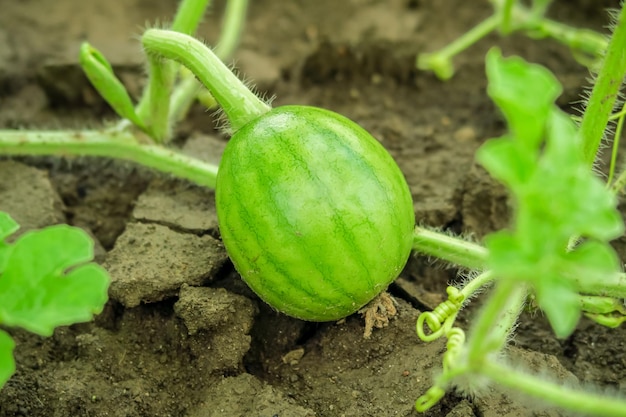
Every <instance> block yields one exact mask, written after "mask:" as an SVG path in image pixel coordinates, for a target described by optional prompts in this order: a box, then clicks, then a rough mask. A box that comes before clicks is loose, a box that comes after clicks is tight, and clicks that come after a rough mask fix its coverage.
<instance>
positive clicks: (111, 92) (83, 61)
mask: <svg viewBox="0 0 626 417" xmlns="http://www.w3.org/2000/svg"><path fill="white" fill-rule="evenodd" d="M79 60H80V66H81V67H82V68H83V71H84V72H85V75H86V76H87V78H88V79H89V81H90V82H91V84H92V85H93V87H94V88H95V89H96V90H97V91H98V93H99V94H100V95H101V96H102V98H103V99H105V100H106V102H107V103H109V105H110V106H111V107H112V108H113V110H114V111H115V112H116V113H117V114H118V115H119V116H120V117H124V118H126V119H128V120H130V121H131V122H133V123H134V124H135V125H136V126H137V127H139V128H140V129H142V130H145V128H146V127H145V124H144V122H143V121H142V120H141V119H140V118H139V116H138V115H137V113H136V112H135V106H134V105H133V101H132V99H131V98H130V95H129V94H128V91H126V87H124V84H122V82H121V81H120V80H119V79H118V78H117V77H116V76H115V74H114V73H113V68H112V67H111V64H110V63H109V61H107V59H106V58H105V57H104V55H102V53H100V51H98V50H97V49H96V48H94V47H93V46H91V45H89V44H88V43H86V42H85V43H83V44H82V45H81V47H80V55H79Z"/></svg>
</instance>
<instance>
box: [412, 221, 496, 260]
mask: <svg viewBox="0 0 626 417" xmlns="http://www.w3.org/2000/svg"><path fill="white" fill-rule="evenodd" d="M413 250H416V251H418V252H420V253H422V254H425V255H428V256H432V257H435V258H438V259H442V260H444V261H447V262H450V263H453V264H455V265H459V266H462V267H465V268H468V269H470V270H481V269H484V268H485V264H486V262H487V255H488V251H487V249H486V248H484V247H483V246H480V245H477V244H475V243H471V242H468V241H465V240H463V239H459V238H456V237H453V236H449V235H446V234H443V233H441V232H436V231H433V230H428V229H425V228H423V227H419V226H418V227H416V228H415V231H414V232H413Z"/></svg>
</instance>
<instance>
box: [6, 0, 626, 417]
mask: <svg viewBox="0 0 626 417" xmlns="http://www.w3.org/2000/svg"><path fill="white" fill-rule="evenodd" d="M215 3H216V4H215V5H214V7H213V11H212V12H211V13H210V14H209V15H208V16H207V18H206V20H205V22H204V25H203V26H202V29H201V31H200V35H201V37H203V38H204V39H205V40H207V41H208V42H209V43H210V42H214V41H215V40H216V39H217V35H218V33H219V28H220V16H221V11H222V9H223V3H224V1H216V2H215ZM617 3H618V2H617V0H615V1H596V0H576V1H566V0H559V1H556V2H555V4H554V6H553V8H552V9H551V16H552V17H553V18H555V19H558V20H560V21H563V22H566V23H569V24H572V25H576V26H580V27H587V28H592V29H596V30H605V29H604V26H605V25H606V24H607V23H608V18H607V15H606V13H605V11H604V10H605V8H607V7H615V6H617ZM175 6H176V2H175V0H150V1H147V0H114V1H110V2H86V1H80V0H57V1H54V2H51V1H45V0H29V1H24V0H0V127H2V128H25V127H32V128H50V129H57V128H78V127H96V126H100V125H101V123H102V121H103V120H108V121H111V120H113V119H114V115H113V114H112V112H111V111H110V110H109V109H108V108H107V106H106V105H105V104H104V103H103V102H102V101H101V100H100V99H99V98H98V97H97V95H96V94H95V93H94V91H93V90H92V89H91V88H90V87H89V85H88V83H87V81H86V80H85V78H84V77H83V76H82V74H81V71H80V69H79V68H78V65H77V52H78V48H79V45H80V42H81V41H83V40H89V41H90V42H91V43H92V44H93V45H94V46H96V47H97V48H99V49H100V50H101V51H102V52H103V53H104V54H105V55H106V56H107V57H108V58H109V60H110V61H111V62H112V63H113V65H114V67H115V69H116V71H117V72H118V74H119V75H120V77H121V78H122V79H123V80H124V82H125V83H126V84H127V86H128V87H129V89H130V90H131V91H132V92H133V93H135V94H137V93H138V92H139V88H140V85H141V80H142V73H143V68H142V64H141V62H142V53H141V49H140V47H139V44H138V42H137V35H138V34H140V32H141V28H142V27H145V26H146V24H147V23H151V22H155V21H167V20H168V19H169V18H170V17H171V16H172V14H173V11H174V9H175ZM490 10H491V9H490V6H489V3H488V2H487V1H486V0H476V1H463V0H440V1H426V0H388V1H383V0H346V1H337V0H332V1H331V0H318V1H290V2H286V1H281V0H252V1H251V5H250V10H249V16H248V21H247V25H246V28H245V32H244V35H243V39H242V42H241V46H240V48H239V49H238V52H237V53H236V57H235V62H236V66H237V67H238V68H239V69H240V70H241V71H242V73H244V74H246V77H247V78H248V79H250V80H253V81H254V82H255V83H256V85H257V87H258V89H259V91H261V92H264V93H265V94H266V96H272V95H275V96H276V97H277V98H276V100H275V101H274V105H281V104H287V103H289V104H311V105H317V106H321V107H325V108H329V109H332V110H335V111H338V112H340V113H342V114H344V115H346V116H348V117H350V118H352V119H354V120H355V121H357V122H358V123H360V124H361V125H363V126H364V127H365V128H367V129H368V130H369V131H371V132H372V134H373V135H374V136H375V137H377V138H378V139H379V140H380V141H381V143H382V144H383V145H384V146H385V147H386V148H387V149H388V150H389V152H390V153H391V154H392V155H393V157H394V158H395V159H396V161H397V162H398V164H399V165H400V167H401V169H402V170H403V172H404V174H405V175H406V178H407V180H408V183H409V185H410V187H411V191H412V193H413V197H414V201H415V203H414V205H415V212H416V214H417V218H418V221H419V222H420V223H421V224H424V225H429V226H436V227H441V228H443V229H447V230H451V231H453V232H456V233H461V232H462V233H466V234H468V235H473V236H474V237H475V238H476V239H477V240H478V239H480V238H481V237H482V236H484V235H485V234H486V233H489V232H491V231H493V230H496V229H498V228H501V227H503V226H505V225H506V224H507V217H508V206H507V199H506V195H505V193H504V192H503V190H502V188H501V187H499V186H498V185H497V184H494V182H493V181H491V180H490V179H489V178H488V176H487V175H486V174H485V173H484V172H483V171H482V170H481V169H480V168H479V167H477V166H476V164H475V163H474V162H473V154H474V152H475V150H476V149H477V147H478V146H479V145H480V144H481V143H482V142H483V141H484V140H485V139H487V138H489V137H493V136H496V135H499V134H501V133H502V132H503V129H504V125H503V122H502V118H501V117H500V115H499V114H498V113H497V111H496V110H495V108H494V106H493V105H492V103H491V102H490V101H489V99H488V97H487V95H486V93H485V84H486V81H485V75H484V63H483V59H484V55H485V53H486V51H487V49H488V48H489V47H490V46H492V45H496V44H497V45H499V46H500V47H501V48H502V50H503V52H504V54H505V55H510V54H519V55H521V56H523V57H525V58H526V59H528V60H530V61H533V62H538V63H541V64H544V65H546V66H547V67H548V68H550V69H551V70H553V71H554V72H555V73H556V75H557V77H558V78H559V80H560V81H561V82H562V83H563V85H564V94H563V96H562V98H561V99H560V105H562V106H563V107H564V108H569V106H570V103H573V102H575V101H576V100H577V99H578V98H579V96H580V94H581V92H582V87H583V86H585V85H587V84H586V77H587V76H588V73H587V70H586V69H585V68H583V67H581V66H580V65H578V64H577V63H576V62H575V61H574V60H573V58H572V57H571V54H570V53H569V51H568V50H567V48H565V47H563V46H561V45H559V44H557V43H556V42H553V41H550V40H530V39H527V38H523V37H521V36H514V37H511V38H507V39H501V38H499V37H498V36H496V35H493V36H489V37H488V38H487V39H485V40H483V41H481V42H480V43H479V44H477V45H476V46H474V47H472V48H471V49H470V50H468V51H467V52H465V53H463V54H462V55H461V56H459V57H458V58H457V59H456V64H457V69H458V72H457V74H456V76H455V77H454V78H453V79H452V80H450V81H449V82H447V83H442V82H440V81H439V80H437V79H436V78H435V77H434V76H433V75H432V74H429V73H424V72H418V71H416V70H415V68H414V60H415V57H416V54H417V53H418V52H421V51H431V50H435V49H437V48H439V47H441V46H443V45H445V44H446V43H448V42H449V41H451V40H453V39H455V38H456V37H457V36H459V35H460V34H461V33H463V32H464V31H465V30H467V29H468V28H470V27H471V26H472V25H473V24H476V23H478V22H479V21H480V20H481V19H483V18H485V17H486V16H488V15H489V13H490ZM214 126H215V124H214V119H213V116H212V114H211V113H210V112H206V111H204V110H203V109H202V108H200V107H199V106H198V107H195V108H193V109H192V111H191V114H190V117H189V118H188V119H187V120H186V121H185V122H184V123H183V124H182V125H181V126H180V129H179V130H178V131H177V140H176V145H177V146H180V147H181V148H182V149H183V151H184V152H188V153H192V154H194V155H196V156H200V157H204V158H207V159H208V160H212V161H217V160H219V155H220V152H221V150H222V149H223V147H224V145H225V143H226V141H227V138H226V137H224V136H223V135H221V134H220V133H219V132H218V131H216V130H215V128H214ZM0 209H1V210H5V211H8V212H9V213H10V214H11V215H12V216H14V218H15V219H16V220H17V221H18V222H19V223H20V224H22V226H23V230H28V229H32V228H39V227H42V226H46V225H50V224H55V223H60V222H66V223H69V224H73V225H77V226H80V227H83V228H85V229H86V230H88V231H89V232H90V233H91V234H92V235H93V236H94V238H95V239H96V240H97V248H96V249H97V251H96V252H97V260H98V262H101V263H102V264H103V265H104V266H105V267H106V268H107V269H108V270H109V271H110V273H111V275H112V278H113V283H112V286H111V290H110V296H111V299H110V301H109V303H108V304H107V306H106V308H105V310H104V312H103V313H102V314H100V315H99V316H98V317H97V318H96V319H95V320H94V321H93V322H91V323H84V324H78V325H74V326H70V327H64V328H59V329H58V330H57V331H56V332H55V334H54V335H53V336H52V337H50V338H41V337H38V336H34V335H31V334H28V333H26V332H22V331H19V330H15V329H10V330H9V331H10V333H11V334H12V335H13V336H14V337H15V339H16V342H17V347H16V350H15V358H16V362H17V372H16V374H15V375H14V376H13V377H12V378H11V380H10V381H9V382H8V383H7V384H6V386H5V387H4V388H3V389H2V390H1V391H0V416H3V417H4V416H55V417H57V416H59V417H60V416H90V417H100V416H162V417H165V416H190V417H200V416H235V417H236V416H251V417H305V416H306V417H309V416H318V417H331V416H332V417H334V416H345V417H356V416H360V417H367V416H377V417H381V416H417V415H419V414H418V413H417V412H416V411H415V410H414V408H413V406H414V402H415V399H416V398H417V397H418V396H419V395H421V394H423V393H424V392H425V391H426V390H427V389H428V388H429V386H430V384H431V382H432V378H433V376H434V375H435V374H436V372H437V370H438V369H440V367H441V355H442V352H443V344H442V342H434V343H424V342H421V341H420V340H419V339H418V338H417V336H416V334H415V330H414V329H415V321H416V318H417V316H418V314H419V313H420V310H423V309H426V308H428V307H433V306H434V305H436V303H437V302H438V301H440V300H441V299H442V297H443V296H444V295H445V287H446V285H447V283H448V282H451V281H453V280H455V279H456V277H457V271H455V270H453V269H447V268H442V267H441V266H440V265H433V264H432V263H431V262H430V261H429V260H428V259H426V258H424V257H422V256H420V255H419V254H414V255H412V256H411V258H410V261H409V264H408V265H407V267H406V268H405V270H404V272H403V273H402V275H401V276H400V278H399V279H398V280H397V281H396V283H394V284H393V285H392V286H391V287H390V292H391V293H392V294H393V295H394V296H395V298H396V300H397V301H398V304H399V314H398V316H397V318H396V319H395V320H392V321H391V323H390V325H389V327H387V328H385V329H383V330H377V331H375V332H374V334H373V336H372V338H371V339H369V340H364V339H363V337H362V334H363V322H362V320H361V319H360V317H359V316H357V315H355V316H351V317H348V318H347V319H346V320H344V321H341V322H339V323H322V324H314V323H306V322H303V321H299V320H296V319H292V318H289V317H286V316H284V315H281V314H279V313H276V312H274V311H272V310H271V309H270V308H269V307H267V306H266V305H265V304H264V303H263V302H261V301H260V300H259V299H258V298H257V297H256V296H255V295H254V294H253V293H252V292H251V291H250V290H249V289H248V288H247V287H246V286H245V284H244V283H243V282H242V281H241V279H240V278H239V276H238V275H237V273H236V272H235V271H234V269H233V267H232V265H231V264H230V262H229V261H228V257H227V255H226V253H225V251H224V248H223V246H222V245H221V243H220V240H219V231H218V228H217V219H216V215H215V207H214V194H213V192H212V191H210V190H206V189H202V188H199V187H197V186H194V185H190V184H188V183H185V182H182V181H179V180H175V179H172V178H168V177H165V176H162V175H159V174H156V173H153V172H150V171H149V170H147V169H144V168H141V167H138V166H135V165H132V164H130V163H125V162H120V161H111V160H105V159H100V158H13V159H11V160H6V159H4V160H2V161H0ZM625 244H626V240H624V239H621V240H619V241H618V242H616V247H617V248H618V249H619V250H620V253H622V259H626V256H624V255H626V251H625V250H624V249H625V247H626V246H625ZM478 304H479V301H476V305H478ZM472 310H474V309H472V308H470V309H468V310H467V312H466V314H465V315H464V316H463V317H462V318H461V322H462V323H467V320H468V317H471V314H472ZM625 341H626V331H625V330H624V329H623V328H619V329H613V330H611V329H606V328H602V327H599V326H597V325H595V324H593V323H591V322H589V321H587V320H583V321H581V323H580V325H579V327H578V329H577V330H576V331H575V333H574V334H573V335H572V336H571V337H569V338H568V339H566V340H558V339H556V338H555V337H554V336H552V334H551V333H550V330H549V327H548V326H547V324H546V322H545V320H544V318H543V317H542V316H541V315H534V316H530V315H528V316H523V318H522V322H521V323H520V326H519V328H518V330H517V332H516V336H515V338H514V340H513V343H512V347H511V349H510V351H509V355H510V356H511V360H513V361H516V362H519V363H520V364H522V365H521V366H524V367H527V368H529V369H532V370H535V371H536V372H539V373H548V372H549V373H551V374H554V375H555V376H556V377H558V378H561V379H563V380H568V381H571V380H574V379H576V378H577V379H578V380H579V381H581V382H582V383H585V384H587V383H589V384H591V383H593V384H597V385H598V386H600V387H601V389H603V390H609V391H617V392H621V393H622V394H626V373H625V371H626V355H625V354H624V343H625ZM426 415H428V416H433V417H439V416H449V417H452V416H464V417H472V416H476V417H490V416H500V417H502V416H507V417H518V416H565V415H567V414H564V413H559V412H558V411H555V410H552V409H549V408H546V407H545V406H544V405H542V404H537V401H536V400H534V399H528V398H523V397H520V396H518V395H511V393H501V392H498V391H497V390H493V389H488V390H486V391H484V392H481V393H478V394H477V395H466V393H459V392H451V393H449V394H448V395H446V397H445V398H444V399H443V401H442V402H441V403H440V404H438V405H437V406H435V407H434V408H433V409H432V410H431V411H429V412H428V413H427V414H426Z"/></svg>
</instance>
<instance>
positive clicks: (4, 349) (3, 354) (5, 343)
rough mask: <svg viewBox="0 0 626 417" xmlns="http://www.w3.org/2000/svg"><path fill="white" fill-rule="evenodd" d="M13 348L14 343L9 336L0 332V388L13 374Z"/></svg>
mask: <svg viewBox="0 0 626 417" xmlns="http://www.w3.org/2000/svg"><path fill="white" fill-rule="evenodd" d="M14 348H15V342H14V341H13V339H12V338H11V336H9V334H8V333H6V332H3V331H2V330H0V388H2V387H3V386H4V384H5V383H6V382H7V381H8V380H9V378H11V375H13V373H14V372H15V360H14V359H13V349H14Z"/></svg>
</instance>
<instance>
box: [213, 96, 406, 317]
mask: <svg viewBox="0 0 626 417" xmlns="http://www.w3.org/2000/svg"><path fill="white" fill-rule="evenodd" d="M216 205H217V215H218V219H219V225H220V232H221V235H222V239H223V242H224V245H225V246H226V249H227V251H228V253H229V255H230V257H231V259H232V261H233V263H234V265H235V267H236V269H237V271H239V273H240V274H241V276H242V277H243V279H244V280H245V281H246V283H247V284H248V285H249V286H250V288H252V290H254V292H256V293H257V294H258V295H259V297H261V298H262V299H263V300H264V301H265V302H267V303H268V304H269V305H271V306H272V307H274V308H275V309H277V310H279V311H281V312H283V313H286V314H288V315H290V316H293V317H297V318H300V319H303V320H309V321H331V320H338V319H340V318H343V317H346V316H348V315H350V314H352V313H354V312H355V311H357V310H358V309H359V308H361V307H362V306H364V305H365V304H367V303H368V302H369V301H370V300H372V299H373V298H374V297H375V296H376V295H378V294H379V293H380V292H382V291H383V290H385V289H386V288H387V286H388V285H389V283H391V281H393V280H394V279H395V278H396V277H397V276H398V274H399V273H400V271H401V270H402V268H403V267H404V265H405V263H406V261H407V259H408V256H409V253H410V251H411V246H412V240H413V228H414V224H415V216H414V212H413V203H412V199H411V193H410V191H409V187H408V186H407V183H406V181H405V179H404V176H403V175H402V172H401V171H400V169H399V168H398V166H397V165H396V163H395V162H394V160H393V159H392V158H391V156H390V155H389V154H388V153H387V151H386V150H385V149H384V148H383V147H382V146H381V145H380V144H379V143H378V141H376V140H375V139H374V138H373V137H372V136H371V135H370V134H369V133H367V132H366V131H365V130H364V129H362V128H361V127H359V126H358V125H357V124H355V123H354V122H352V121H350V120H348V119H346V118H345V117H343V116H340V115H339V114H336V113H334V112H331V111H328V110H323V109H319V108H315V107H306V106H284V107H278V108H275V109H273V110H271V111H269V112H268V113H266V114H264V115H262V116H261V117H259V118H257V119H255V120H253V121H252V122H250V123H248V124H246V125H245V126H244V127H242V128H241V129H240V130H238V131H237V132H236V133H235V134H234V135H233V137H232V138H231V140H230V142H229V143H228V146H227V147H226V150H225V152H224V155H223V157H222V161H221V163H220V167H219V172H218V176H217V187H216Z"/></svg>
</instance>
